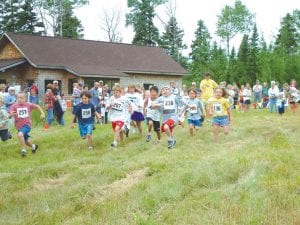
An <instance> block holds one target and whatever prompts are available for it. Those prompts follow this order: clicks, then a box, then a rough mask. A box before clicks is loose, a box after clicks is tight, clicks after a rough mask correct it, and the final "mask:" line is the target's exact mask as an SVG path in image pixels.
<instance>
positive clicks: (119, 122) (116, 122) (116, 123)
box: [111, 120, 124, 130]
mask: <svg viewBox="0 0 300 225" xmlns="http://www.w3.org/2000/svg"><path fill="white" fill-rule="evenodd" d="M111 126H112V128H113V130H115V129H116V126H118V127H120V129H121V128H122V127H123V126H124V122H123V121H119V120H117V121H112V122H111Z"/></svg>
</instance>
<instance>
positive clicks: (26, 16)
mask: <svg viewBox="0 0 300 225" xmlns="http://www.w3.org/2000/svg"><path fill="white" fill-rule="evenodd" d="M42 28H43V23H42V22H40V21H39V19H38V17H37V14H36V13H35V12H34V9H33V0H25V1H24V4H23V5H22V7H21V12H20V14H19V18H18V30H17V31H18V32H21V33H30V34H35V33H38V34H41V33H42V32H41V30H42Z"/></svg>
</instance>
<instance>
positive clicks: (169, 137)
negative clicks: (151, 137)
mask: <svg viewBox="0 0 300 225" xmlns="http://www.w3.org/2000/svg"><path fill="white" fill-rule="evenodd" d="M164 131H165V133H166V135H167V136H168V139H169V140H170V139H172V138H173V136H172V132H171V129H170V127H169V125H168V124H165V125H164Z"/></svg>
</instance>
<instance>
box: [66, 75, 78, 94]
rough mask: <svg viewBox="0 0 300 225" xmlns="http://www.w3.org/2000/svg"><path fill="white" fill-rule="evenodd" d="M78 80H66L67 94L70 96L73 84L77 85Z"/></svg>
mask: <svg viewBox="0 0 300 225" xmlns="http://www.w3.org/2000/svg"><path fill="white" fill-rule="evenodd" d="M77 82H78V80H77V79H69V80H68V94H69V95H71V94H73V84H74V83H77Z"/></svg>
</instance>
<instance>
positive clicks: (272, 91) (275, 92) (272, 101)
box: [268, 80, 279, 113]
mask: <svg viewBox="0 0 300 225" xmlns="http://www.w3.org/2000/svg"><path fill="white" fill-rule="evenodd" d="M268 94H269V108H270V112H271V113H272V112H273V108H274V107H275V110H276V112H277V107H276V102H277V99H278V96H279V89H278V87H277V86H276V83H275V81H273V80H272V81H271V87H270V88H269V91H268Z"/></svg>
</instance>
